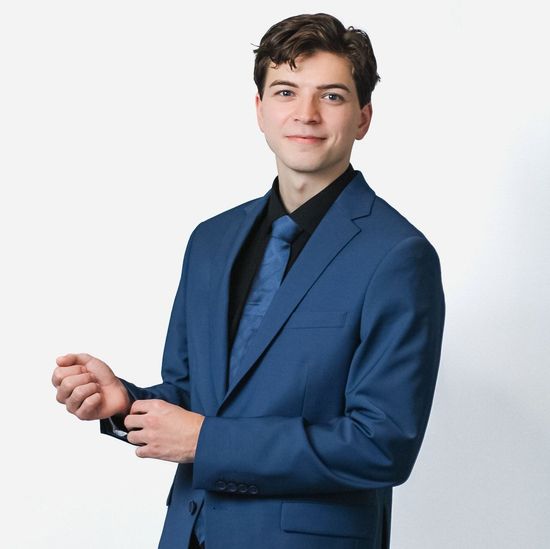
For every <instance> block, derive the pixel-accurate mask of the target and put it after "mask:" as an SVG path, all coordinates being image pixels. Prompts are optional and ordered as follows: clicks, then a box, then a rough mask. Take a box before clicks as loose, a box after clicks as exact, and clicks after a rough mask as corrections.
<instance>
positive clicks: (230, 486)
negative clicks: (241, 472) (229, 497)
mask: <svg viewBox="0 0 550 549" xmlns="http://www.w3.org/2000/svg"><path fill="white" fill-rule="evenodd" d="M227 491H228V492H236V491H237V485H236V484H235V483H234V482H228V483H227Z"/></svg>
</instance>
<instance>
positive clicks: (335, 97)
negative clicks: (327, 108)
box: [325, 93, 344, 103]
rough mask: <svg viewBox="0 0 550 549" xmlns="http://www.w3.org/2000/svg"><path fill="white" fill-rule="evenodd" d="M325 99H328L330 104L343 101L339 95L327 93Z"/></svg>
mask: <svg viewBox="0 0 550 549" xmlns="http://www.w3.org/2000/svg"><path fill="white" fill-rule="evenodd" d="M325 97H328V98H330V102H331V103H334V102H336V101H343V100H344V98H343V96H341V95H340V94H339V93H327V94H326V95H325Z"/></svg>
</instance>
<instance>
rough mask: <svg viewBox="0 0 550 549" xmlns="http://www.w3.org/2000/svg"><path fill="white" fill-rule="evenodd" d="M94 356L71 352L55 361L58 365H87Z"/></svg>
mask: <svg viewBox="0 0 550 549" xmlns="http://www.w3.org/2000/svg"><path fill="white" fill-rule="evenodd" d="M92 358H93V357H92V355H89V354H88V353H69V354H67V355H61V356H58V357H57V358H56V359H55V362H56V363H57V365H58V366H73V365H80V366H85V365H86V363H87V362H89V361H90V360H91V359H92Z"/></svg>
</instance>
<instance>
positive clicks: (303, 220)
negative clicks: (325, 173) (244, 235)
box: [267, 164, 355, 235]
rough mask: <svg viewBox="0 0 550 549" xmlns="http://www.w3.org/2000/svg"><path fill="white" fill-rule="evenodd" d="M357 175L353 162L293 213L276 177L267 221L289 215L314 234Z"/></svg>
mask: <svg viewBox="0 0 550 549" xmlns="http://www.w3.org/2000/svg"><path fill="white" fill-rule="evenodd" d="M354 177H355V170H354V169H353V166H352V165H351V164H349V165H348V167H347V169H346V171H345V172H344V173H342V174H341V175H339V176H338V177H337V178H336V179H335V180H334V181H333V182H332V183H331V184H330V185H327V186H326V187H325V188H324V189H323V190H322V191H320V192H318V193H317V194H316V195H314V196H312V197H311V198H310V199H309V200H307V201H306V202H304V203H303V204H302V205H301V206H300V207H299V208H296V209H295V210H294V211H293V212H292V213H290V214H289V213H288V211H287V210H286V208H285V207H284V204H283V202H282V200H281V195H280V194H279V177H275V179H274V181H273V185H272V188H271V189H272V190H271V195H270V197H269V202H268V206H267V221H268V222H269V226H271V224H272V223H273V221H275V219H277V218H279V217H281V216H283V215H287V214H288V215H289V216H290V217H291V218H292V220H293V221H295V222H296V223H297V224H298V225H299V226H300V228H301V229H302V230H304V231H306V232H307V233H309V234H310V235H311V234H313V231H315V229H316V227H317V225H319V223H320V222H321V219H323V216H324V215H325V214H326V213H327V211H328V209H329V208H330V207H331V206H332V204H333V203H334V201H335V200H336V198H337V197H338V195H339V194H340V193H341V192H342V191H343V190H344V188H345V187H346V185H347V184H348V183H349V182H350V181H351V180H352V179H353V178H354Z"/></svg>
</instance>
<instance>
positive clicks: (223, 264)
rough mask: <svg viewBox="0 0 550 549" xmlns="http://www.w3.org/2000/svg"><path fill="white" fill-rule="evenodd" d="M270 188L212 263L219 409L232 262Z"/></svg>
mask: <svg viewBox="0 0 550 549" xmlns="http://www.w3.org/2000/svg"><path fill="white" fill-rule="evenodd" d="M270 194H271V189H270V190H269V191H268V192H267V193H266V194H265V195H264V196H263V197H261V198H259V199H257V200H255V201H253V202H251V203H249V204H248V205H247V206H244V208H243V212H242V214H241V215H242V219H241V221H240V223H238V222H237V223H234V224H233V225H232V226H228V227H227V230H226V231H225V232H224V234H223V237H222V242H221V244H220V247H219V249H218V251H217V253H216V257H215V258H214V261H213V267H212V269H213V272H212V276H211V278H210V289H209V301H208V311H209V313H210V314H209V317H210V322H209V325H210V334H209V343H208V347H209V348H210V373H211V375H212V383H213V385H214V392H215V395H216V407H217V406H219V404H220V403H221V402H222V401H223V398H224V395H225V392H226V375H227V367H228V313H229V290H230V288H229V284H230V279H231V269H232V267H233V263H234V262H235V259H236V257H237V254H238V253H239V250H240V249H241V246H242V245H243V243H244V240H245V238H246V237H247V235H248V233H249V232H250V230H251V228H252V226H253V224H254V222H255V221H256V219H257V217H258V216H259V215H260V213H261V212H262V209H263V207H264V206H265V204H266V202H267V200H268V199H269V195H270Z"/></svg>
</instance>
